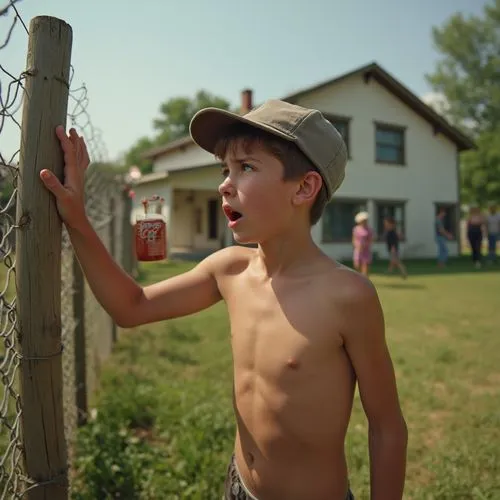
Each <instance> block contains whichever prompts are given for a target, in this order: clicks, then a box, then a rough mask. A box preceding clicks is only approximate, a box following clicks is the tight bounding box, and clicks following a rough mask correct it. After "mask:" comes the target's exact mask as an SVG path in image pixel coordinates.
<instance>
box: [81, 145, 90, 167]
mask: <svg viewBox="0 0 500 500" xmlns="http://www.w3.org/2000/svg"><path fill="white" fill-rule="evenodd" d="M80 147H81V150H82V161H83V168H85V169H86V168H87V167H88V166H89V164H90V157H89V152H88V150H87V145H86V144H85V139H84V138H83V137H80Z"/></svg>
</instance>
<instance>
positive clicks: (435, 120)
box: [144, 62, 476, 159]
mask: <svg viewBox="0 0 500 500" xmlns="http://www.w3.org/2000/svg"><path fill="white" fill-rule="evenodd" d="M356 75H360V76H361V75H362V76H363V78H364V80H365V82H366V83H368V82H369V81H370V79H372V78H373V79H374V80H375V81H376V82H377V83H379V84H380V85H382V86H383V87H385V88H386V89H387V90H388V91H389V92H391V93H392V94H393V95H395V96H396V97H398V98H399V99H400V100H401V101H402V102H404V103H405V104H406V105H407V106H408V107H410V108H411V109H412V110H413V111H414V112H415V113H417V114H418V115H420V116H421V117H422V118H424V119H425V120H427V121H428V122H429V123H430V124H431V125H432V126H433V127H434V131H435V133H442V134H443V135H444V136H445V137H447V138H448V139H450V140H451V141H452V142H454V143H455V144H456V145H457V147H458V150H459V151H466V150H469V149H475V148H476V145H475V143H474V142H473V141H472V140H471V139H470V138H469V137H468V136H467V135H465V134H464V133H463V132H461V131H460V130H459V129H458V128H457V127H454V126H453V125H451V124H450V123H449V122H448V121H447V120H446V119H445V118H444V117H443V116H441V115H440V114H439V113H437V112H436V111H434V110H433V109H432V108H431V107H430V106H429V105H427V104H425V103H424V102H423V101H422V99H420V98H419V97H418V96H417V95H415V94H414V93H413V92H412V91H411V90H410V89H408V88H407V87H406V86H405V85H403V84H402V83H401V82H400V81H399V80H397V79H396V78H394V77H393V76H392V75H391V74H389V73H388V72H387V71H386V70H385V69H383V68H382V67H381V66H380V65H379V64H377V63H376V62H372V63H370V64H367V65H365V66H361V67H359V68H357V69H354V70H352V71H349V72H348V73H344V74H342V75H340V76H337V77H335V78H332V79H330V80H327V81H324V82H321V83H318V84H316V85H313V86H311V87H306V88H304V89H302V90H299V91H297V92H294V93H293V94H289V95H287V96H285V97H282V98H281V99H282V100H283V101H287V102H290V103H292V104H293V103H296V102H297V101H298V100H299V99H300V98H301V97H303V96H304V95H306V94H309V93H310V92H314V91H316V90H320V89H322V88H325V87H328V86H329V85H333V84H335V83H339V82H341V81H343V80H346V79H347V78H350V77H352V76H356ZM192 143H194V141H193V139H192V138H191V136H186V137H183V138H181V139H177V140H175V141H172V142H169V143H168V144H165V145H164V146H159V147H156V148H154V149H151V150H149V151H147V152H146V153H145V154H144V158H149V159H154V158H157V157H158V156H161V155H163V154H165V153H168V152H170V151H173V150H176V149H181V148H183V147H186V146H188V145H189V144H192Z"/></svg>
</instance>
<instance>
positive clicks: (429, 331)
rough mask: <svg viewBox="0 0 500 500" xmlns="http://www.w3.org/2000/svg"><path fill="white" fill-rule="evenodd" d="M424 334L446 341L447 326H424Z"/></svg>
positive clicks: (437, 324)
mask: <svg viewBox="0 0 500 500" xmlns="http://www.w3.org/2000/svg"><path fill="white" fill-rule="evenodd" d="M424 333H425V334H426V335H429V336H430V337H434V338H437V339H447V338H448V337H449V336H450V331H449V329H448V326H447V325H443V324H442V323H436V324H434V325H428V326H424Z"/></svg>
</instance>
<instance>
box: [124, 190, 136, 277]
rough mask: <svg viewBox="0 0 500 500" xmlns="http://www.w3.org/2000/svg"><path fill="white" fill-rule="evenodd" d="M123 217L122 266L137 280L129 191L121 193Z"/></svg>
mask: <svg viewBox="0 0 500 500" xmlns="http://www.w3.org/2000/svg"><path fill="white" fill-rule="evenodd" d="M122 199H123V204H122V206H123V214H122V215H123V216H122V218H121V219H122V230H121V234H122V266H123V268H124V269H125V271H127V273H129V274H130V275H131V276H133V277H134V278H137V263H136V258H135V244H134V238H135V235H134V230H133V226H132V224H131V221H130V216H131V214H132V198H131V197H130V195H129V190H128V189H124V190H123V192H122Z"/></svg>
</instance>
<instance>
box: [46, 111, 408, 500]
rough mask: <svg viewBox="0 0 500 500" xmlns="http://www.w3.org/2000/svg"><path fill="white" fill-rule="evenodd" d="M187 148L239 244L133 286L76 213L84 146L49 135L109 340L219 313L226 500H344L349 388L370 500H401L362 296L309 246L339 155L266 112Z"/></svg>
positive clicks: (398, 463)
mask: <svg viewBox="0 0 500 500" xmlns="http://www.w3.org/2000/svg"><path fill="white" fill-rule="evenodd" d="M190 129H191V135H192V137H193V139H194V140H195V141H196V143H198V144H199V145H200V146H201V147H202V148H204V149H205V150H207V151H209V152H212V153H214V154H215V156H216V157H217V158H218V159H219V160H220V162H221V174H222V181H221V184H220V187H219V192H220V195H221V201H222V209H223V211H224V213H225V215H226V217H227V220H228V226H229V228H230V229H231V231H232V233H233V235H234V239H235V240H236V241H237V242H238V243H243V244H249V243H256V244H258V246H257V248H248V247H244V246H232V247H229V248H225V249H223V250H220V251H218V252H215V253H214V254H212V255H210V256H209V257H207V258H206V259H205V260H203V261H202V262H200V263H199V264H198V265H197V266H196V267H195V268H194V269H192V270H191V271H189V272H187V273H184V274H182V275H179V276H175V277H173V278H170V279H167V280H165V281H162V282H160V283H156V284H154V285H151V286H146V287H141V286H140V285H139V284H137V283H136V282H135V281H134V280H133V279H132V278H131V277H130V276H128V275H127V274H126V273H125V272H124V271H123V270H122V269H121V268H120V267H119V266H118V265H117V264H116V263H115V262H114V261H113V259H112V257H111V256H110V254H109V253H108V252H107V250H106V248H105V247H104V245H103V244H102V242H101V241H100V239H99V237H98V236H97V234H96V232H95V231H94V229H93V228H92V227H91V225H90V223H89V221H88V219H87V217H86V214H85V208H84V188H83V186H84V176H85V169H86V168H87V166H88V164H89V158H88V155H87V152H86V147H85V144H84V141H83V139H82V138H81V137H79V136H78V135H77V133H76V132H75V131H74V130H70V133H69V136H67V135H66V133H65V132H64V130H63V129H62V128H61V127H59V128H58V129H57V135H58V137H59V139H60V142H61V145H62V148H63V151H64V157H65V182H64V185H62V184H61V183H60V182H59V181H58V180H57V178H56V177H55V176H54V175H53V174H52V173H51V172H50V171H48V170H43V171H42V172H41V173H40V175H41V178H42V180H43V182H44V184H45V186H46V187H47V188H48V189H49V190H50V191H51V192H52V193H53V194H54V195H55V197H56V201H57V206H58V209H59V213H60V214H61V217H62V218H63V220H64V222H65V224H66V227H67V228H68V232H69V235H70V237H71V241H72V244H73V248H74V250H75V252H76V254H77V256H78V259H79V261H80V265H81V266H82V268H83V270H84V272H85V275H86V277H87V279H88V282H89V284H90V286H91V288H92V290H93V292H94V294H95V296H96V297H97V298H98V300H99V301H100V303H101V304H102V306H103V307H104V308H105V309H106V311H107V312H108V313H109V314H110V315H111V316H112V317H113V319H114V320H115V322H116V323H117V324H118V325H120V326H122V327H133V326H136V325H140V324H145V323H150V322H154V321H161V320H165V319H170V318H175V317H179V316H185V315H187V314H192V313H196V312H197V311H200V310H202V309H205V308H207V307H209V306H211V305H213V304H215V303H216V302H218V301H220V300H223V301H225V303H226V305H227V309H228V312H229V317H230V324H231V344H232V352H233V365H234V381H233V394H234V411H235V417H236V422H237V431H236V436H235V445H234V455H233V456H232V457H231V459H230V461H229V466H228V473H227V477H226V482H225V498H226V499H251V498H260V499H263V500H268V499H269V500H272V499H283V500H323V499H324V500H327V499H328V500H333V499H335V500H343V499H345V498H353V496H352V493H351V492H350V490H349V477H348V471H347V465H346V457H345V453H344V439H345V436H346V431H347V427H348V424H349V419H350V415H351V409H352V405H353V398H354V392H355V386H356V383H357V384H358V386H359V393H360V396H361V401H362V404H363V408H364V411H365V413H366V416H367V419H368V423H369V449H370V467H371V498H372V499H373V500H396V499H397V500H400V499H401V498H402V495H403V485H404V477H405V467H406V444H407V430H406V424H405V421H404V418H403V415H402V412H401V408H400V404H399V400H398V393H397V388H396V381H395V375H394V370H393V365H392V361H391V358H390V355H389V352H388V348H387V344H386V340H385V332H384V318H383V313H382V309H381V306H380V303H379V300H378V297H377V293H376V291H375V288H374V287H373V286H372V284H371V283H370V282H369V281H368V280H367V279H365V278H364V277H363V276H361V275H359V274H358V273H356V272H354V271H352V270H350V269H348V268H346V267H344V266H341V265H339V264H338V263H336V262H335V261H333V260H331V259H330V258H329V257H328V256H326V255H325V254H323V253H322V252H321V250H320V249H319V248H318V247H317V246H316V244H315V243H314V242H313V240H312V237H311V226H312V225H313V224H315V223H316V222H317V221H318V220H319V218H320V217H321V214H322V212H323V209H324V207H325V204H326V203H327V202H328V200H329V199H330V198H331V196H332V195H333V193H334V192H335V191H336V190H337V189H338V187H339V186H340V184H341V183H342V180H343V178H344V169H345V164H346V147H345V144H344V142H343V140H342V138H341V136H340V134H339V133H338V132H337V131H336V129H335V128H334V127H333V126H332V125H331V124H330V123H329V122H328V121H327V120H326V119H325V118H324V117H323V116H322V114H321V113H320V112H319V111H316V110H311V109H305V108H302V107H299V106H295V105H291V104H288V103H285V102H282V101H268V102H266V103H265V104H264V105H262V106H261V107H260V108H257V109H255V110H253V111H251V112H250V113H248V114H246V115H245V116H239V115H235V114H232V113H230V112H227V111H222V110H219V109H215V108H208V109H205V110H202V111H200V112H199V113H197V114H196V115H195V117H194V118H193V120H192V122H191V127H190Z"/></svg>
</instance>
